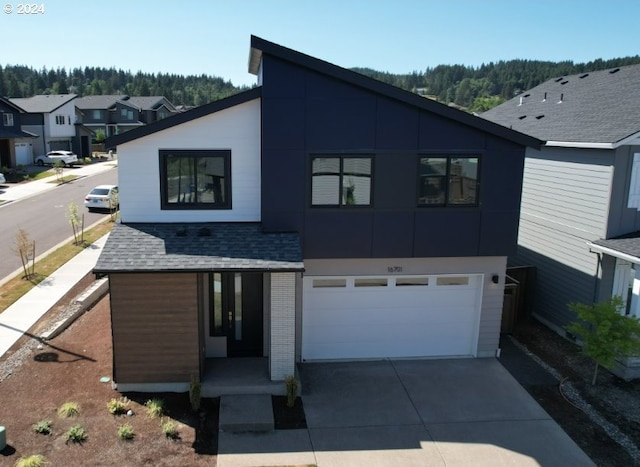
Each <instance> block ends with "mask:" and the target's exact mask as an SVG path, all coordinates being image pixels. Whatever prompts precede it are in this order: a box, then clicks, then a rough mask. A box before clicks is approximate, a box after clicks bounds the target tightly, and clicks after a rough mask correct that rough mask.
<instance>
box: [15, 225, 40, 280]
mask: <svg viewBox="0 0 640 467" xmlns="http://www.w3.org/2000/svg"><path fill="white" fill-rule="evenodd" d="M14 244H15V248H14V250H13V251H14V252H15V253H16V254H17V255H18V256H20V261H22V270H23V271H24V278H25V279H27V280H28V279H31V277H33V275H34V274H35V272H36V271H35V270H36V265H35V260H36V242H35V240H31V238H29V233H28V232H27V231H26V230H24V229H20V230H18V233H17V234H16V238H15V240H14Z"/></svg>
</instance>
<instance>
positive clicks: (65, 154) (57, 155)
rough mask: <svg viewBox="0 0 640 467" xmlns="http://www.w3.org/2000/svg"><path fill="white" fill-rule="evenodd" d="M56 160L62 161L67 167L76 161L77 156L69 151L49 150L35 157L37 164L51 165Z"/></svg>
mask: <svg viewBox="0 0 640 467" xmlns="http://www.w3.org/2000/svg"><path fill="white" fill-rule="evenodd" d="M58 161H62V162H63V163H64V165H66V166H67V167H69V166H71V165H73V164H75V163H76V162H78V156H76V155H75V154H74V153H72V152H71V151H49V152H48V153H47V154H45V155H44V156H38V157H36V164H37V165H41V166H42V165H45V164H48V165H53V164H55V163H56V162H58Z"/></svg>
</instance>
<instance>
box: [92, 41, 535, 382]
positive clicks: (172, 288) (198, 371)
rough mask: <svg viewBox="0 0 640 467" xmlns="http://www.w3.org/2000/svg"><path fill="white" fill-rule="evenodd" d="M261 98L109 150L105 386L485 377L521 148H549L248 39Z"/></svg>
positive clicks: (148, 129) (115, 142)
mask: <svg viewBox="0 0 640 467" xmlns="http://www.w3.org/2000/svg"><path fill="white" fill-rule="evenodd" d="M249 71H250V72H251V73H253V74H255V75H257V77H258V86H257V87H255V88H253V89H251V90H249V91H246V92H242V93H240V94H237V95H234V96H232V97H229V98H226V99H223V100H220V101H216V102H212V103H210V104H206V105H203V106H201V107H198V108H195V109H193V110H190V111H188V112H185V113H182V114H179V115H177V116H174V117H170V118H167V119H164V120H161V121H159V122H156V123H154V124H151V125H147V126H145V127H143V128H138V129H135V130H131V131H129V132H126V133H123V134H120V135H118V136H114V137H112V138H109V139H108V140H107V145H108V147H115V146H117V150H118V156H119V167H118V170H119V186H120V206H121V222H120V223H119V224H117V225H116V226H115V227H114V230H113V232H112V233H111V235H110V237H109V239H108V241H107V243H106V245H105V247H104V250H103V252H102V254H101V256H100V259H99V260H98V263H97V265H96V267H95V272H96V273H97V274H99V275H108V277H109V285H110V294H111V318H112V333H113V359H114V360H113V380H114V381H115V383H116V384H117V386H118V389H119V390H121V391H123V392H127V391H140V390H142V391H162V390H174V391H185V390H187V389H188V387H189V382H190V380H191V378H192V377H198V376H200V377H201V378H203V379H206V374H205V373H206V371H207V368H208V365H207V362H208V361H210V359H230V358H235V357H260V358H262V360H263V362H264V366H265V371H268V374H269V375H270V378H271V379H272V380H274V381H279V380H283V379H284V378H285V377H286V376H287V375H291V374H294V373H295V367H296V363H297V362H301V361H316V360H354V359H380V358H432V357H493V356H495V354H496V352H497V350H498V341H499V332H500V320H501V312H502V302H503V291H504V280H505V269H506V265H507V256H508V255H510V254H512V253H514V252H515V248H516V239H517V232H518V219H519V209H520V190H521V182H522V170H523V164H524V154H525V148H526V147H528V146H529V147H533V148H538V147H540V145H541V142H540V141H539V140H538V139H535V138H532V137H530V136H525V135H523V134H521V133H518V132H516V131H513V130H510V129H508V128H505V127H504V126H502V125H497V124H494V123H492V122H489V121H487V120H485V119H482V118H479V117H476V116H473V115H470V114H467V113H464V112H461V111H458V110H455V109H452V108H450V107H447V106H445V105H442V104H439V103H436V102H434V101H431V100H428V99H425V98H423V97H421V96H418V95H416V94H413V93H409V92H406V91H403V90H401V89H398V88H395V87H393V86H390V85H387V84H384V83H382V82H379V81H376V80H373V79H370V78H368V77H365V76H363V75H360V74H357V73H355V72H352V71H350V70H347V69H344V68H340V67H338V66H335V65H333V64H330V63H327V62H325V61H322V60H319V59H317V58H313V57H310V56H308V55H305V54H302V53H300V52H297V51H294V50H291V49H288V48H285V47H282V46H280V45H277V44H274V43H271V42H268V41H266V40H263V39H260V38H258V37H252V38H251V49H250V61H249Z"/></svg>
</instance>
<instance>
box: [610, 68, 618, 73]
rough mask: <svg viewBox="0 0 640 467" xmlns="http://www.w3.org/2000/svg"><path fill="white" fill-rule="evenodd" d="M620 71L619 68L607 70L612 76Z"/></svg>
mask: <svg viewBox="0 0 640 467" xmlns="http://www.w3.org/2000/svg"><path fill="white" fill-rule="evenodd" d="M619 71H620V68H614V69H613V70H609V73H610V74H614V73H617V72H619Z"/></svg>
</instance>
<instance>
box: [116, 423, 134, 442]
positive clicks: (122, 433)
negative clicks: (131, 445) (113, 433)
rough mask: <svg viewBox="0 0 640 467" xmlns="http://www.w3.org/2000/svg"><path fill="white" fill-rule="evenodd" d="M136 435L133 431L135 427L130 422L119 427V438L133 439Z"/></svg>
mask: <svg viewBox="0 0 640 467" xmlns="http://www.w3.org/2000/svg"><path fill="white" fill-rule="evenodd" d="M134 436H135V433H134V432H133V427H132V426H131V425H129V424H128V423H125V424H124V425H120V427H119V428H118V438H120V439H122V440H125V441H131V440H132V439H133V437H134Z"/></svg>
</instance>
